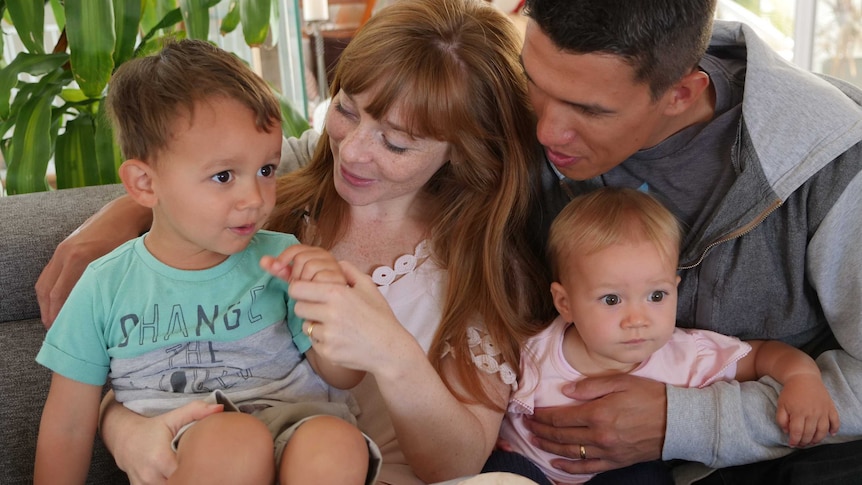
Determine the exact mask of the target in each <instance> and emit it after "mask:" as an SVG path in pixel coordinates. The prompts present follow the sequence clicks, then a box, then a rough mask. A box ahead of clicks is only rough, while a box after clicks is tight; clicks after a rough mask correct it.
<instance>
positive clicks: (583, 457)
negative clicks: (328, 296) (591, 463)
mask: <svg viewBox="0 0 862 485" xmlns="http://www.w3.org/2000/svg"><path fill="white" fill-rule="evenodd" d="M308 330H309V332H308V333H309V335H310V334H311V329H310V328H309V329H308ZM579 446H580V452H581V460H586V459H587V449H586V448H584V445H579Z"/></svg>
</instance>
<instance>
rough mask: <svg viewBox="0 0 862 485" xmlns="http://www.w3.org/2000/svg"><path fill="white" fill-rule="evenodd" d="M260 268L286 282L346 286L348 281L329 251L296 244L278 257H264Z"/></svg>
mask: <svg viewBox="0 0 862 485" xmlns="http://www.w3.org/2000/svg"><path fill="white" fill-rule="evenodd" d="M260 267H261V268H263V269H264V270H265V271H267V272H268V273H270V274H271V275H273V276H276V277H278V278H281V279H283V280H285V281H288V282H291V281H314V282H318V283H334V284H341V285H346V284H347V279H346V278H345V277H344V273H343V272H342V270H341V266H340V265H339V264H338V261H336V259H335V256H333V255H332V253H330V252H329V251H327V250H325V249H323V248H319V247H316V246H307V245H304V244H296V245H293V246H290V247H288V248H287V249H285V250H284V251H282V253H281V254H279V255H278V257H272V256H264V257H262V258H261V259H260Z"/></svg>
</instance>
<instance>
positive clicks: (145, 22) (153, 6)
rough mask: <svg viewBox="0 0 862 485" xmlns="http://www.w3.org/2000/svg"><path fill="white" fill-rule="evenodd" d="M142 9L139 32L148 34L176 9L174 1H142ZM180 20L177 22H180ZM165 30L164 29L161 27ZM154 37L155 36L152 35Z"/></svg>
mask: <svg viewBox="0 0 862 485" xmlns="http://www.w3.org/2000/svg"><path fill="white" fill-rule="evenodd" d="M143 5H144V8H143V10H142V13H141V31H142V32H149V31H150V30H153V29H155V28H158V27H157V25H158V24H159V22H161V21H162V20H163V19H164V18H165V16H166V15H167V14H168V13H169V12H170V11H172V10H174V9H176V8H177V1H176V0H143ZM181 20H182V17H180V20H178V21H177V22H180V21H181ZM162 28H165V27H162ZM153 35H155V34H153Z"/></svg>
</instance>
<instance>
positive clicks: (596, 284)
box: [552, 241, 679, 372]
mask: <svg viewBox="0 0 862 485" xmlns="http://www.w3.org/2000/svg"><path fill="white" fill-rule="evenodd" d="M561 273H562V275H563V276H562V277H561V280H562V281H561V282H560V283H554V285H553V286H552V293H553V295H554V303H555V304H556V305H557V310H558V311H559V312H560V314H561V315H562V316H563V317H564V318H565V319H566V320H567V321H569V322H573V323H574V325H575V328H576V330H577V334H578V335H579V337H580V340H581V341H582V345H583V347H584V350H585V352H583V354H584V355H583V358H582V359H581V358H579V359H578V360H581V361H582V362H581V364H580V365H575V367H576V368H578V370H579V371H581V372H584V371H585V370H586V369H584V367H588V368H590V369H591V372H605V371H611V372H615V371H619V372H628V371H630V370H633V369H634V368H635V367H637V365H638V364H640V362H642V361H643V360H644V359H646V358H647V357H648V356H649V355H651V354H652V353H653V352H655V351H656V350H658V349H659V348H661V347H662V346H663V345H664V344H665V343H667V341H668V340H669V339H670V337H671V334H672V333H673V329H674V326H675V324H676V304H677V284H678V283H679V276H677V274H676V261H675V260H674V261H669V260H668V258H663V257H662V256H661V253H660V252H659V250H658V248H657V247H656V246H655V245H654V244H653V243H651V242H649V241H639V242H632V243H625V244H616V245H612V246H610V247H607V248H605V249H602V250H600V251H597V252H594V253H590V254H576V255H574V256H573V257H571V258H570V259H569V261H568V262H567V263H566V264H565V266H564V268H563V271H562V272H561Z"/></svg>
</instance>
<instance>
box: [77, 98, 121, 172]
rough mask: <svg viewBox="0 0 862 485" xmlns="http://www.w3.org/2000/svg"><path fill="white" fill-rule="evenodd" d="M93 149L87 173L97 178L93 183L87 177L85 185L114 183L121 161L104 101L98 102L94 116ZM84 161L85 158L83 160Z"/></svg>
mask: <svg viewBox="0 0 862 485" xmlns="http://www.w3.org/2000/svg"><path fill="white" fill-rule="evenodd" d="M95 128H96V137H95V151H96V156H95V158H94V159H93V160H94V161H95V164H94V166H93V167H87V173H92V174H93V175H95V176H96V177H97V178H96V180H95V181H94V183H90V181H89V179H87V181H88V183H87V185H104V184H114V183H118V182H119V181H120V176H119V173H118V172H117V169H118V168H120V164H121V163H122V162H123V156H122V154H121V153H120V147H119V146H118V145H117V144H116V143H115V142H114V130H113V129H112V128H111V121H110V120H109V119H108V116H107V114H106V113H105V103H104V102H103V103H99V111H98V114H97V115H96V118H95ZM85 161H86V160H85ZM85 178H86V177H85Z"/></svg>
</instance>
